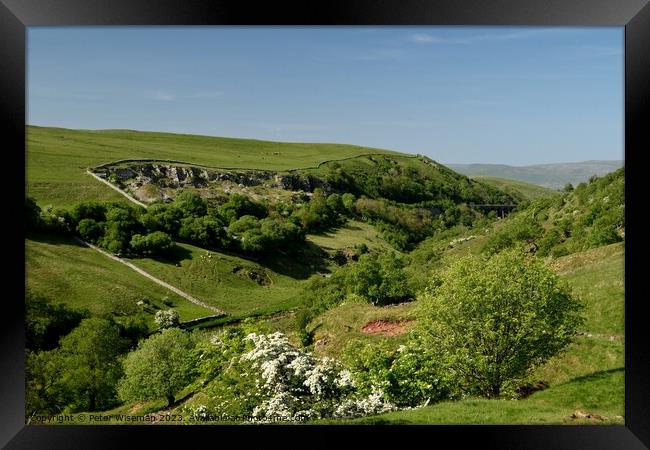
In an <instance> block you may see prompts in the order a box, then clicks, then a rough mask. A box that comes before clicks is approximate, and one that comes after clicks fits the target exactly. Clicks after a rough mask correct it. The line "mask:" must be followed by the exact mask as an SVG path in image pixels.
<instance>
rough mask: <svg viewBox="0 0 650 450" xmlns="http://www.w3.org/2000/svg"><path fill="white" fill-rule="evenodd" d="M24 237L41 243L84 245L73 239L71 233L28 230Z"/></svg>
mask: <svg viewBox="0 0 650 450" xmlns="http://www.w3.org/2000/svg"><path fill="white" fill-rule="evenodd" d="M25 239H29V240H31V241H36V242H41V243H43V244H51V245H74V246H76V247H84V245H82V244H80V243H79V242H77V241H75V240H74V238H73V237H72V235H68V234H55V233H44V232H40V231H28V232H27V234H26V235H25Z"/></svg>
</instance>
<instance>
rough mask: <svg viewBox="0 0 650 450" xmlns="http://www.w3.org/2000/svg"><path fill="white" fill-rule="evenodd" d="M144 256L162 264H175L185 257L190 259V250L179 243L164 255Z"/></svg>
mask: <svg viewBox="0 0 650 450" xmlns="http://www.w3.org/2000/svg"><path fill="white" fill-rule="evenodd" d="M139 257H140V256H138V255H129V258H134V259H137V258H139ZM146 258H151V259H153V260H154V261H157V262H159V263H163V264H171V265H174V266H175V265H177V264H180V262H181V261H183V260H185V259H192V252H190V251H189V250H188V249H186V248H183V247H181V246H180V245H174V248H173V249H172V251H171V252H170V253H169V254H167V255H165V256H147V257H146Z"/></svg>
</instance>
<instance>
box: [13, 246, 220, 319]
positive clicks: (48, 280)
mask: <svg viewBox="0 0 650 450" xmlns="http://www.w3.org/2000/svg"><path fill="white" fill-rule="evenodd" d="M25 270H26V280H27V286H28V287H29V288H30V289H31V290H32V291H33V292H34V293H35V294H39V295H42V296H43V297H45V298H47V299H49V300H50V301H52V302H54V303H65V304H66V305H68V306H70V307H74V308H85V309H88V310H89V311H90V312H91V314H94V315H99V314H105V313H113V314H115V315H116V316H117V317H118V318H119V317H126V316H131V315H135V314H138V313H139V312H140V311H141V308H140V307H139V306H138V305H137V302H138V301H140V300H143V299H148V300H149V301H150V303H151V305H152V306H153V307H154V308H158V309H169V306H167V305H165V304H163V303H162V300H163V299H164V298H165V297H167V298H169V299H170V300H171V301H172V307H173V308H174V309H175V310H176V311H178V313H179V315H180V318H181V320H182V321H186V320H190V319H195V318H198V317H205V316H210V315H213V314H214V312H213V311H211V310H208V309H206V308H203V307H201V306H197V305H195V304H193V303H190V302H189V301H187V300H186V299H184V298H183V297H180V296H178V295H176V294H175V293H173V292H171V291H169V290H167V289H165V288H163V287H162V286H159V285H158V284H156V283H154V282H153V281H151V280H149V279H147V278H145V277H143V276H142V275H140V274H138V273H137V272H135V271H133V270H131V269H129V268H128V267H126V266H124V265H123V264H120V263H118V262H116V261H113V260H111V259H109V258H107V257H106V256H104V255H102V254H100V253H99V252H97V251H95V250H93V249H91V248H88V247H82V246H81V245H79V244H77V243H76V242H75V241H74V240H72V239H71V238H68V237H55V236H50V235H48V236H43V235H32V236H29V238H28V239H26V240H25ZM147 316H148V319H149V322H150V324H153V315H152V314H148V315H147Z"/></svg>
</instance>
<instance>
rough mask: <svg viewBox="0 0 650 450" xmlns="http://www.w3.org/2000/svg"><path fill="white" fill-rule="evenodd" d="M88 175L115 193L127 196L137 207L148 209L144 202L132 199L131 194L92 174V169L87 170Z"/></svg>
mask: <svg viewBox="0 0 650 450" xmlns="http://www.w3.org/2000/svg"><path fill="white" fill-rule="evenodd" d="M86 173H87V174H88V175H90V176H92V177H94V178H96V179H97V180H99V181H101V182H102V183H104V184H105V185H106V186H108V187H109V188H111V189H113V190H114V191H117V192H119V193H120V194H122V195H123V196H125V197H126V198H128V199H129V200H130V201H132V202H133V203H135V204H136V205H138V206H142V207H143V208H145V209H147V205H145V204H144V203H142V202H140V201H138V200H136V199H134V198H133V197H131V196H130V195H129V194H127V193H126V192H124V191H123V190H122V189H120V188H118V187H117V186H115V185H113V184H112V183H110V182H109V181H106V180H104V179H103V178H101V177H98V176H97V175H95V174H94V173H92V172H91V171H90V169H88V170H86Z"/></svg>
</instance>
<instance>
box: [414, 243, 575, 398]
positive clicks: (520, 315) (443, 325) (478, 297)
mask: <svg viewBox="0 0 650 450" xmlns="http://www.w3.org/2000/svg"><path fill="white" fill-rule="evenodd" d="M580 308H581V304H580V303H579V302H578V301H577V300H576V299H574V298H573V297H572V296H571V294H570V291H569V288H568V286H567V285H566V284H565V283H564V282H562V281H561V280H560V279H559V278H558V276H557V275H555V274H554V273H553V272H552V271H551V270H550V269H549V268H547V267H546V266H544V265H543V262H542V261H541V260H539V259H536V258H534V257H530V256H526V255H524V254H523V253H522V252H521V251H520V250H509V251H504V252H502V253H499V254H496V255H494V256H492V257H477V256H467V257H464V258H461V259H459V260H457V261H456V262H454V263H453V264H452V265H451V266H450V267H449V269H448V270H446V271H445V272H444V273H443V274H441V275H440V276H438V277H436V278H434V279H433V280H432V282H431V285H430V287H429V288H428V289H427V290H426V291H425V293H424V294H423V295H422V296H421V298H420V305H419V316H420V320H419V324H420V331H421V336H423V339H424V340H423V343H424V344H423V348H427V349H430V353H431V358H433V359H437V360H440V361H442V362H443V363H444V364H445V366H446V367H447V368H448V370H449V371H450V372H452V373H454V374H455V377H456V381H457V383H458V386H459V387H460V389H461V390H462V391H463V392H466V393H470V394H479V395H484V396H487V397H499V395H500V393H501V391H502V389H503V388H504V386H506V385H507V384H508V383H511V382H513V381H516V380H518V379H521V378H522V377H524V376H525V375H527V374H528V373H529V371H530V370H531V369H532V368H533V367H534V366H535V365H538V364H541V363H543V362H544V361H546V360H548V359H549V358H550V357H551V356H554V355H556V354H557V353H558V352H560V351H561V350H562V349H563V348H564V347H565V346H566V345H567V344H569V342H571V340H572V338H573V336H574V334H575V332H576V330H577V327H578V326H579V325H580V323H581V318H580V316H579V315H578V312H579V310H580Z"/></svg>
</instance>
